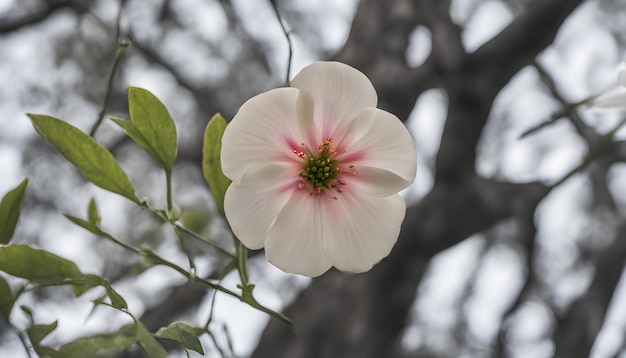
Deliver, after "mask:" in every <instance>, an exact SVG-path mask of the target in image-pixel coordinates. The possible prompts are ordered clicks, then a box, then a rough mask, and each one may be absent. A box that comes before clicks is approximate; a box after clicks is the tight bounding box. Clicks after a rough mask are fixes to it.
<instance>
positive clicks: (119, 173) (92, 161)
mask: <svg viewBox="0 0 626 358" xmlns="http://www.w3.org/2000/svg"><path fill="white" fill-rule="evenodd" d="M28 117H29V118H30V120H31V121H32V122H33V126H34V127H35V130H36V131H37V133H39V134H40V135H41V136H42V137H44V138H45V139H47V140H48V141H49V142H50V143H51V144H52V145H53V146H54V147H55V148H56V149H57V150H58V151H59V152H60V153H61V154H63V156H64V157H65V158H67V160H69V161H70V162H71V163H72V164H74V166H75V167H76V168H78V170H80V171H81V173H83V175H84V176H85V177H86V178H87V179H89V180H90V181H91V182H92V183H94V184H95V185H97V186H99V187H101V188H102V189H105V190H108V191H111V192H113V193H116V194H119V195H122V196H124V197H126V198H128V199H130V200H132V201H134V202H135V203H138V204H140V203H141V201H140V200H139V198H137V194H136V193H135V188H134V187H133V184H132V183H131V182H130V179H128V176H127V175H126V173H125V172H124V171H123V170H122V168H121V167H120V165H119V164H118V163H117V162H116V161H115V158H114V157H113V155H112V154H111V152H109V151H108V150H107V149H106V148H104V147H103V146H102V145H100V144H99V143H98V142H96V141H95V140H94V139H93V138H92V137H90V136H88V135H87V134H85V133H83V132H82V131H81V130H80V129H78V128H76V127H74V126H72V125H71V124H69V123H66V122H63V121H62V120H59V119H56V118H53V117H49V116H42V115H36V114H29V115H28Z"/></svg>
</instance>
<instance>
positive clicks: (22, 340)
mask: <svg viewBox="0 0 626 358" xmlns="http://www.w3.org/2000/svg"><path fill="white" fill-rule="evenodd" d="M13 328H14V329H15V327H13ZM16 334H17V337H18V338H19V339H20V342H22V345H23V346H24V350H25V351H26V354H28V358H32V357H33V355H32V354H31V352H30V348H29V347H28V343H27V342H26V339H25V338H24V335H25V333H22V332H19V331H17V332H16Z"/></svg>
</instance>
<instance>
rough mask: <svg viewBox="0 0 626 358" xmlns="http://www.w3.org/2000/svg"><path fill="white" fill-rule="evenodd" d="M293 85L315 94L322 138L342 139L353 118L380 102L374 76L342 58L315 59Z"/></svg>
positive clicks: (316, 113)
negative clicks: (371, 78) (373, 83)
mask: <svg viewBox="0 0 626 358" xmlns="http://www.w3.org/2000/svg"><path fill="white" fill-rule="evenodd" d="M291 86H292V87H295V88H297V89H299V90H302V91H305V92H306V93H308V94H309V95H311V97H312V98H313V102H314V103H315V109H314V118H315V121H316V124H317V126H318V127H317V128H316V129H317V133H316V134H317V135H318V136H321V137H318V138H317V141H320V142H321V141H322V140H324V139H329V138H332V139H333V140H337V141H340V140H341V138H340V137H341V136H342V135H343V134H345V132H346V129H347V127H348V126H349V125H350V122H351V121H352V120H353V119H354V118H355V117H356V116H357V115H358V114H359V113H360V112H361V111H363V109H365V108H370V107H376V104H377V103H378V97H377V95H376V91H375V90H374V86H373V85H372V83H371V82H370V80H369V79H368V78H367V77H365V75H364V74H363V73H361V72H360V71H358V70H356V69H354V68H352V67H350V66H348V65H345V64H343V63H340V62H315V63H313V64H311V65H309V66H307V67H305V68H304V69H302V71H300V73H298V75H296V77H295V78H294V79H293V80H292V81H291ZM318 144H319V143H318Z"/></svg>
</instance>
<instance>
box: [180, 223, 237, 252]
mask: <svg viewBox="0 0 626 358" xmlns="http://www.w3.org/2000/svg"><path fill="white" fill-rule="evenodd" d="M174 225H176V227H177V228H178V229H180V230H181V231H182V232H184V233H186V234H188V235H190V236H191V237H194V238H196V239H198V240H200V241H204V242H206V243H208V244H209V245H211V246H213V247H214V248H215V249H216V250H217V251H219V252H220V253H221V254H223V255H225V256H228V257H229V258H231V259H236V258H237V256H236V255H235V254H233V253H232V252H230V251H228V250H226V249H225V248H223V247H221V246H219V244H218V243H217V242H215V241H213V240H211V239H208V238H206V237H204V236H201V235H200V234H198V233H196V232H195V231H192V230H189V229H187V228H186V227H184V226H183V225H182V224H181V223H179V222H175V223H174Z"/></svg>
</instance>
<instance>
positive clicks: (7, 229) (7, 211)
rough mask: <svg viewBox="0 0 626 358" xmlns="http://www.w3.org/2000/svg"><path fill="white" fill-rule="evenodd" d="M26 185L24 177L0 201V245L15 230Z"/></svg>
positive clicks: (26, 180) (6, 240)
mask: <svg viewBox="0 0 626 358" xmlns="http://www.w3.org/2000/svg"><path fill="white" fill-rule="evenodd" d="M26 185H28V179H24V180H23V181H22V182H21V183H20V185H18V186H17V188H15V189H13V190H11V191H10V192H8V193H7V194H6V195H5V196H4V198H2V201H0V244H2V245H6V244H8V243H9V241H11V238H12V237H13V233H14V232H15V227H16V226H17V221H18V220H19V218H20V210H21V207H22V198H23V197H24V192H26Z"/></svg>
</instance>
